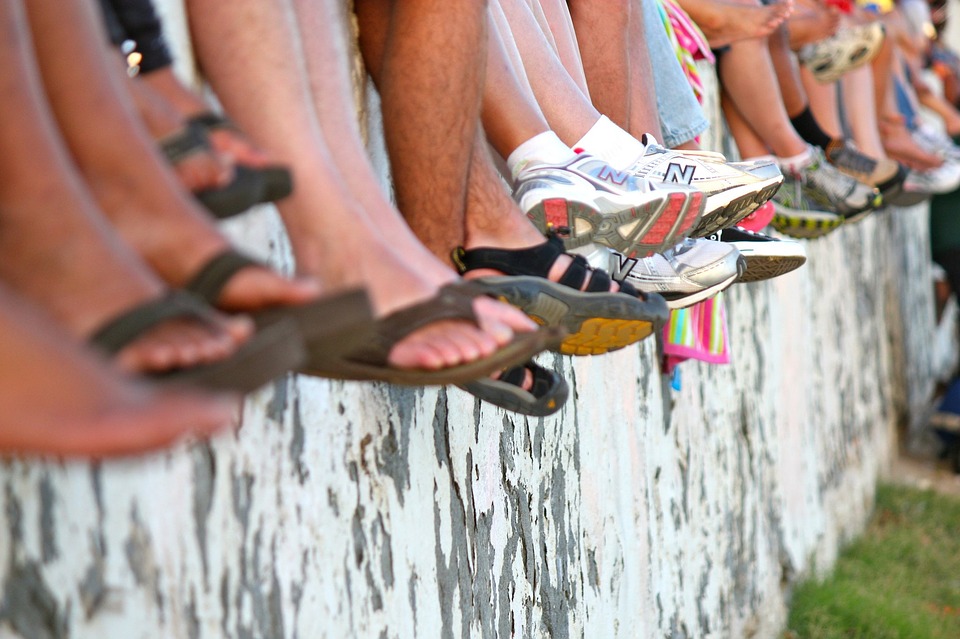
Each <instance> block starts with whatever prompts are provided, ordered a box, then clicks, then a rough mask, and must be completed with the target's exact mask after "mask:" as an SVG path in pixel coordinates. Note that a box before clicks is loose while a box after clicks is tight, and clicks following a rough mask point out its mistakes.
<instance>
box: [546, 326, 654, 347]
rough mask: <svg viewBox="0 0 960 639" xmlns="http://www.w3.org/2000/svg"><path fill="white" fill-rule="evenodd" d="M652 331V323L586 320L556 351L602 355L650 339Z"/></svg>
mask: <svg viewBox="0 0 960 639" xmlns="http://www.w3.org/2000/svg"><path fill="white" fill-rule="evenodd" d="M653 329H654V326H653V324H652V323H650V322H644V321H637V320H615V319H600V318H597V319H588V320H586V321H584V322H583V324H581V325H580V329H579V330H578V331H577V332H576V333H575V334H573V335H569V336H567V337H566V338H564V340H563V342H561V343H560V347H559V348H558V349H556V350H557V351H558V352H560V353H562V354H563V355H577V356H583V355H603V354H604V353H609V352H611V351H616V350H620V349H621V348H624V347H626V346H629V345H630V344H635V343H636V342H639V341H641V340H644V339H646V338H648V337H650V335H652V334H653Z"/></svg>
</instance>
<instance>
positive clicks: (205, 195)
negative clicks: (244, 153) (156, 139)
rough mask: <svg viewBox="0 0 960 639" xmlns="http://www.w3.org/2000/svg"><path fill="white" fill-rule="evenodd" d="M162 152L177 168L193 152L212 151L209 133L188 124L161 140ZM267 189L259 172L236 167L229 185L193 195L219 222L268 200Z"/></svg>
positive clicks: (239, 166)
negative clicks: (208, 137) (266, 196)
mask: <svg viewBox="0 0 960 639" xmlns="http://www.w3.org/2000/svg"><path fill="white" fill-rule="evenodd" d="M159 144H160V150H161V151H162V152H163V154H164V156H166V158H167V161H168V162H170V164H171V165H176V164H177V163H178V162H180V161H182V160H183V159H184V158H187V157H189V156H190V155H192V154H194V153H209V152H211V151H212V147H211V146H210V141H209V140H208V139H207V134H206V131H205V130H204V129H203V127H202V126H200V125H199V124H194V123H192V122H188V123H187V125H186V126H185V127H184V128H183V129H181V130H180V131H178V132H177V133H174V134H173V135H170V136H168V137H166V138H164V139H163V140H161V141H160V143H159ZM267 191H268V187H267V184H266V181H265V178H264V176H263V175H261V174H260V173H259V172H258V171H255V170H253V169H250V168H248V167H245V166H243V165H237V166H236V167H235V168H234V175H233V179H232V180H231V181H230V182H229V183H228V184H226V185H224V186H221V187H217V188H213V189H203V190H201V191H196V192H194V194H193V196H194V197H195V198H196V199H197V201H199V202H200V203H201V204H203V206H204V207H205V208H206V209H207V210H208V211H209V212H210V213H211V214H212V215H213V216H214V217H216V218H217V219H226V218H230V217H233V216H235V215H239V214H240V213H243V212H244V211H247V210H248V209H250V208H251V207H253V206H256V205H257V204H260V203H262V202H265V201H267V200H266V199H265V194H266V192H267Z"/></svg>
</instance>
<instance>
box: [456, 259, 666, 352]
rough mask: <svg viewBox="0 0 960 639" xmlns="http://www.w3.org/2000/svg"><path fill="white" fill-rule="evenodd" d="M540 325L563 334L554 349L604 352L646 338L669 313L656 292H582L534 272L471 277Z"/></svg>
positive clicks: (661, 323)
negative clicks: (640, 296)
mask: <svg viewBox="0 0 960 639" xmlns="http://www.w3.org/2000/svg"><path fill="white" fill-rule="evenodd" d="M474 282H475V283H476V284H479V285H482V286H484V287H485V288H486V289H487V291H488V292H489V293H490V294H491V295H494V296H495V297H497V298H499V299H501V300H502V301H504V302H507V303H509V304H512V305H513V306H516V307H517V308H519V309H520V310H522V311H523V312H525V313H526V314H527V315H528V316H529V317H530V318H531V319H533V321H535V322H537V323H538V324H540V325H542V326H560V327H563V328H564V329H565V330H566V331H567V335H566V336H565V337H564V338H563V340H562V341H561V342H560V344H559V345H558V346H557V347H555V348H554V349H553V350H555V351H558V352H560V353H563V354H564V355H602V354H603V353H608V352H610V351H615V350H618V349H621V348H623V347H625V346H629V345H630V344H633V343H635V342H638V341H640V340H642V339H646V338H647V337H649V336H650V335H651V334H652V333H653V332H654V331H655V330H658V329H659V328H660V327H661V326H663V325H664V324H665V323H666V322H667V320H668V319H669V317H670V313H669V311H668V309H667V304H666V303H665V302H664V300H663V298H661V297H660V296H659V295H648V297H647V299H646V300H640V299H637V298H635V297H631V296H629V295H626V294H624V293H606V292H600V293H586V292H582V291H577V290H575V289H572V288H569V287H566V286H563V285H561V284H557V283H555V282H550V281H548V280H545V279H543V278H538V277H491V278H481V279H478V280H474Z"/></svg>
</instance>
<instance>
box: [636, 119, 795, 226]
mask: <svg viewBox="0 0 960 639" xmlns="http://www.w3.org/2000/svg"><path fill="white" fill-rule="evenodd" d="M641 141H642V142H643V144H644V146H645V150H644V153H643V155H642V156H641V157H640V158H639V159H638V160H637V161H636V162H635V163H634V165H633V166H631V167H630V168H629V169H628V170H629V171H630V173H632V174H633V175H636V176H640V177H643V178H646V179H648V180H652V181H659V182H679V183H683V184H689V185H691V186H695V187H697V188H698V189H700V190H702V191H703V192H704V193H706V195H707V203H706V207H705V210H704V213H703V216H702V217H701V219H700V222H699V224H697V225H696V226H695V227H694V228H693V230H692V231H691V233H690V235H694V236H702V235H706V234H708V233H711V232H713V231H715V230H716V229H719V228H724V227H726V226H730V225H731V224H735V223H736V222H738V221H740V220H741V219H743V218H744V217H746V216H747V215H750V213H752V212H753V211H755V210H756V209H757V207H759V206H760V205H761V204H763V203H764V202H766V201H767V200H769V199H770V198H771V197H773V194H774V193H776V192H777V189H778V188H780V184H781V183H782V182H783V175H782V174H781V172H780V168H779V167H778V166H777V165H776V163H774V162H764V161H760V162H744V163H740V164H735V163H732V162H727V161H726V158H724V156H723V155H721V154H720V153H713V152H710V151H694V152H689V153H688V152H687V151H673V150H670V149H667V148H665V147H663V146H661V145H660V144H658V143H657V140H656V138H654V137H653V136H652V135H647V134H645V135H644V136H643V138H642V140H641Z"/></svg>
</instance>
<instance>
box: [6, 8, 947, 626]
mask: <svg viewBox="0 0 960 639" xmlns="http://www.w3.org/2000/svg"><path fill="white" fill-rule="evenodd" d="M164 6H166V5H164ZM167 8H168V9H169V8H170V7H169V6H167ZM231 231H232V232H233V233H234V234H235V235H236V236H238V237H239V238H240V239H241V240H243V241H245V242H246V243H247V244H248V245H250V246H251V247H254V248H259V249H260V250H261V251H263V250H264V248H265V247H267V246H271V245H282V235H281V232H280V230H279V226H278V224H277V222H276V218H275V217H274V216H273V214H272V213H271V212H269V211H265V212H263V213H261V214H257V215H255V216H253V217H252V218H251V219H249V220H246V221H243V222H240V223H237V225H236V226H234V227H232V228H231ZM926 234H927V230H926V214H925V210H924V208H923V207H916V208H913V209H908V210H896V211H891V212H888V213H883V214H879V215H874V216H872V217H871V218H870V219H868V220H866V221H865V222H863V223H862V224H859V225H857V226H854V227H851V228H844V229H842V230H840V231H839V232H837V233H835V234H833V235H831V236H830V237H828V238H825V239H822V240H819V241H816V242H810V243H808V244H807V250H808V252H809V257H810V261H809V264H808V266H807V267H805V268H804V269H802V270H800V271H799V272H796V273H794V274H791V275H788V276H786V277H783V278H780V279H778V280H776V281H774V282H768V283H759V284H750V285H738V286H736V287H734V289H732V290H731V292H730V293H729V294H728V296H727V300H728V302H727V303H728V314H729V318H730V343H731V348H732V351H733V362H732V364H731V365H729V366H716V367H713V366H706V365H700V364H697V363H693V362H688V363H686V364H684V365H683V377H682V389H681V390H680V391H679V392H676V391H673V390H671V389H670V388H669V386H668V384H667V383H666V381H665V380H664V379H663V378H662V377H661V375H660V374H659V372H658V369H657V364H656V362H657V358H656V345H655V344H654V343H653V341H648V342H647V343H644V344H642V345H640V346H639V347H633V348H628V349H625V350H623V351H621V352H618V353H615V354H611V355H609V356H606V357H602V358H600V357H598V358H580V359H571V358H567V357H560V356H555V355H546V356H543V357H542V360H543V361H544V362H546V363H548V364H550V365H553V366H557V367H559V368H560V369H562V370H563V371H564V373H565V374H566V375H567V378H568V380H569V381H570V382H571V385H572V387H573V388H574V389H575V393H574V395H573V397H572V398H571V401H570V402H569V404H568V405H567V407H566V408H565V409H564V410H563V411H562V412H561V413H560V414H559V415H557V416H555V417H552V418H548V419H524V418H518V417H516V416H512V415H509V414H505V413H503V412H502V411H499V410H497V409H494V408H492V407H490V406H487V405H482V404H479V403H477V402H476V401H474V400H473V398H472V397H471V396H469V395H467V394H465V393H463V392H461V391H459V390H457V389H452V388H451V389H444V388H440V389H436V388H434V389H401V388H397V387H391V386H387V385H380V384H346V383H339V382H331V381H324V380H316V379H308V378H304V377H291V378H289V379H285V380H281V381H279V382H277V383H276V384H274V385H273V386H271V387H269V388H266V389H264V390H263V391H262V392H260V393H258V394H257V395H255V396H253V397H251V398H250V400H249V401H248V402H247V403H246V405H245V406H244V408H243V412H242V415H241V426H240V428H239V429H238V430H237V431H236V432H235V433H231V434H227V435H223V436H220V437H218V438H216V439H214V440H213V441H211V442H210V443H208V444H201V445H195V446H191V447H184V446H181V447H179V448H176V449H174V450H172V451H170V452H168V453H164V454H161V455H156V456H154V457H150V458H146V459H139V460H130V461H122V462H111V463H104V464H100V465H91V464H84V463H71V464H59V463H47V462H22V461H14V462H7V463H5V464H3V465H2V466H0V486H2V489H0V499H2V503H3V508H2V509H0V577H2V607H0V636H2V637H29V638H30V639H46V638H48V637H72V638H77V639H80V638H90V639H104V638H106V637H118V638H120V637H122V638H124V639H136V638H139V637H144V638H154V637H157V638H159V637H178V638H179V637H185V638H190V639H194V638H204V639H209V638H214V637H238V638H240V637H270V638H274V637H277V638H280V637H284V638H286V637H290V638H293V637H299V638H301V639H314V638H319V637H331V638H341V637H359V638H370V639H380V638H391V639H392V638H411V637H442V638H452V637H558V638H563V637H591V638H593V637H603V638H607V637H624V638H627V637H629V638H646V637H658V638H659V637H670V638H686V637H689V638H701V637H714V638H722V637H730V638H740V637H775V636H776V635H777V630H778V629H779V627H780V626H781V624H782V622H783V620H784V615H785V596H786V594H787V592H788V591H789V587H790V585H791V584H792V583H794V581H795V580H796V579H798V578H800V577H802V576H804V575H808V574H809V573H810V572H811V570H814V569H818V568H824V567H826V566H829V565H830V563H831V562H832V560H833V558H834V556H835V554H836V552H837V550H838V546H839V545H840V544H841V543H842V542H843V540H845V539H847V538H849V537H850V536H851V535H853V534H855V533H856V532H857V531H858V530H859V529H860V528H861V526H862V524H863V522H864V519H865V517H866V516H867V514H868V512H869V509H870V507H871V502H872V497H873V491H874V482H875V479H876V477H877V475H878V473H880V472H882V470H883V468H884V467H885V465H886V463H887V461H888V459H889V457H890V455H891V452H892V450H893V447H894V441H895V437H894V426H895V423H896V421H897V420H898V419H903V418H904V416H906V415H907V414H908V413H909V410H910V408H911V407H913V406H914V405H915V404H916V403H918V402H920V401H922V400H923V399H924V398H925V396H926V394H927V393H928V386H929V380H928V373H927V372H928V370H929V369H930V364H929V360H930V357H931V353H930V349H929V348H928V347H927V345H928V344H929V343H930V340H929V339H928V337H929V336H930V334H931V332H932V325H933V318H932V301H931V291H930V287H929V286H928V282H929V278H928V273H927V268H928V267H927V263H926V258H925V257H924V256H925V248H924V247H925V246H926ZM271 257H272V258H273V259H274V260H275V261H276V262H277V263H279V264H282V263H284V262H285V261H287V260H288V258H286V257H285V256H284V254H283V252H282V251H277V254H275V255H272V256H271ZM904 327H909V331H906V333H905V331H904Z"/></svg>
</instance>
